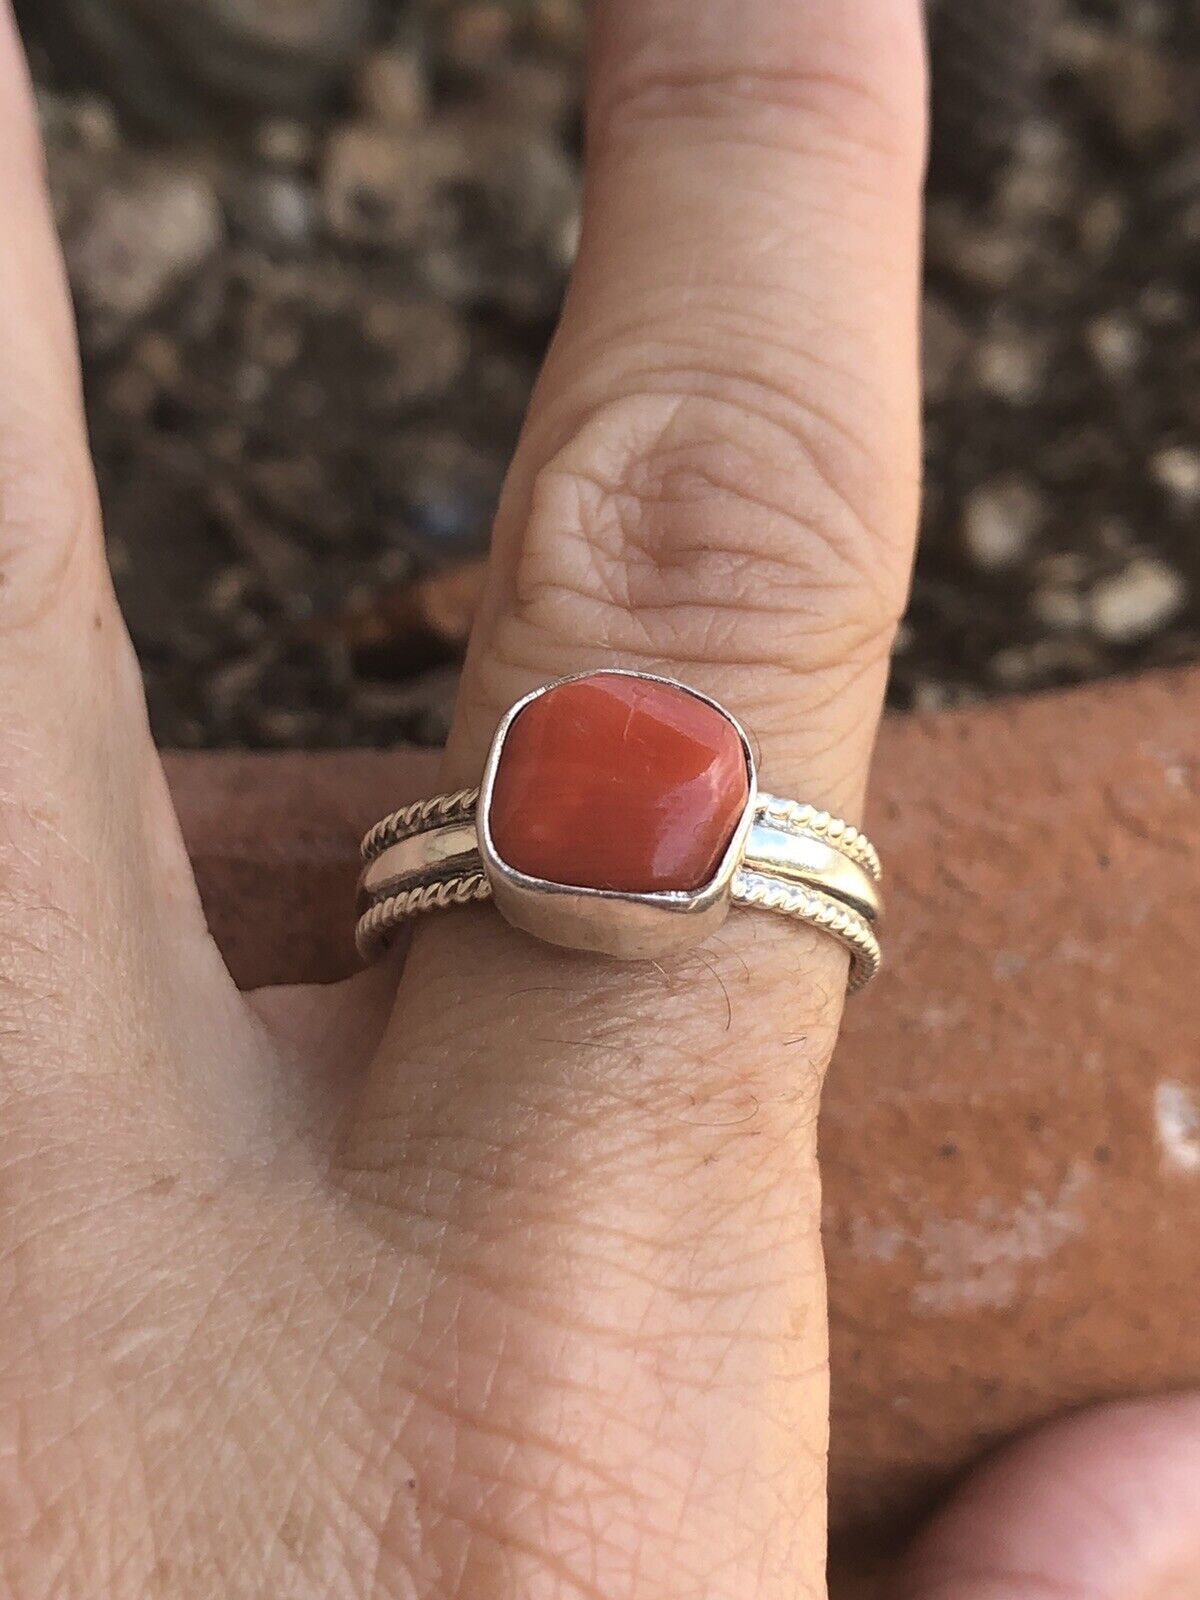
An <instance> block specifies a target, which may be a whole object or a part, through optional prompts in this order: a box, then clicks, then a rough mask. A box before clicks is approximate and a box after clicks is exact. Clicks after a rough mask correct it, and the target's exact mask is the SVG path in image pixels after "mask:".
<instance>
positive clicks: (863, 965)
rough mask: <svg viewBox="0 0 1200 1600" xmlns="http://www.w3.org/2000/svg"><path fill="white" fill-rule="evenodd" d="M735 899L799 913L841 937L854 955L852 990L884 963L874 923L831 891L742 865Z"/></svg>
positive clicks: (739, 902) (799, 916)
mask: <svg viewBox="0 0 1200 1600" xmlns="http://www.w3.org/2000/svg"><path fill="white" fill-rule="evenodd" d="M733 902H734V904H735V905H740V906H750V907H754V908H757V909H758V910H760V911H776V912H779V913H781V914H782V915H783V916H787V917H795V918H796V919H797V921H799V922H805V923H807V924H808V925H809V927H812V928H817V929H819V930H820V931H821V932H822V933H828V934H832V935H833V937H834V938H835V939H840V940H841V942H842V943H843V944H844V945H846V946H847V947H848V949H849V950H850V953H851V955H852V956H853V965H852V967H851V970H850V993H851V994H853V993H854V991H855V990H856V989H862V988H864V987H865V986H866V985H867V984H868V983H870V981H871V979H872V978H873V977H874V976H875V975H876V973H877V972H878V971H879V969H880V967H881V966H882V964H883V952H882V950H881V949H880V945H879V940H878V939H877V938H876V937H875V934H874V933H873V932H872V930H871V926H870V924H869V923H868V922H867V921H866V919H865V918H863V917H860V916H859V915H858V913H857V912H856V911H852V910H851V909H850V907H849V906H846V905H843V904H842V902H841V901H840V900H835V899H834V898H833V897H832V896H831V895H827V894H821V893H820V892H819V891H818V890H816V889H803V888H801V887H800V886H799V885H797V884H792V883H785V882H784V881H783V880H782V879H780V878H767V877H764V876H763V875H762V874H761V873H757V872H747V871H746V870H745V869H742V870H740V871H739V872H737V873H735V874H734V879H733Z"/></svg>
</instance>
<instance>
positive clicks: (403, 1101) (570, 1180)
mask: <svg viewBox="0 0 1200 1600" xmlns="http://www.w3.org/2000/svg"><path fill="white" fill-rule="evenodd" d="M0 33H2V35H3V43H2V44H0V217H2V218H3V224H4V228H3V242H2V245H0V717H2V718H3V728H2V730H0V925H2V927H3V940H2V943H0V1057H2V1063H3V1071H2V1075H0V1196H2V1200H0V1206H2V1209H0V1584H2V1587H3V1590H4V1592H5V1593H11V1594H13V1595H15V1596H19V1597H21V1600H26V1597H29V1600H37V1597H42V1596H46V1597H49V1596H50V1595H54V1596H56V1597H57V1596H70V1597H74V1596H80V1597H84V1596H86V1597H88V1600H93V1597H99V1596H105V1597H109V1600H125V1597H130V1600H133V1597H138V1600H141V1597H143V1596H147V1595H181V1596H187V1597H188V1600H205V1597H208V1596H212V1597H217V1596H221V1597H231V1600H238V1597H247V1596H271V1597H273V1600H286V1597H306V1596H330V1595H339V1596H342V1595H344V1596H354V1597H361V1596H369V1595H375V1596H381V1597H397V1600H398V1597H400V1596H418V1597H430V1600H432V1597H437V1600H450V1597H453V1600H472V1597H479V1600H483V1597H487V1600H502V1597H505V1596H512V1597H513V1600H539V1597H550V1596H554V1597H556V1600H566V1597H572V1600H575V1597H584V1596H592V1597H596V1600H601V1597H603V1600H617V1597H620V1600H639V1597H647V1600H649V1597H653V1600H672V1597H683V1596H688V1597H691V1596H700V1595H703V1596H705V1597H706V1600H748V1597H750V1596H754V1597H755V1600H775V1597H780V1600H782V1597H783V1596H788V1597H791V1596H794V1595H796V1594H797V1593H808V1594H816V1593H817V1592H819V1591H820V1589H821V1587H822V1582H823V1580H822V1571H823V1560H824V1498H825V1469H824V1451H825V1435H826V1428H827V1393H826V1329H825V1316H824V1291H823V1276H822V1265H821V1254H820V1244H819V1237H818V1198H819V1195H818V1188H819V1186H818V1177H817V1167H816V1159H815V1123H816V1112H817V1104H818V1099H819V1093H820V1085H821V1080H822V1075H823V1073H824V1070H825V1067H826V1064H827V1062H828V1059H829V1054H830V1050H831V1048H832V1044H833V1039H834V1034H835V1031H836V1027H837V1023H838V1017H839V1011H840V1005H841V993H842V988H843V984H844V981H845V958H844V956H843V955H842V954H841V953H840V952H839V951H838V949H837V948H836V947H835V946H834V945H833V944H832V942H831V941H828V940H826V939H824V938H822V937H820V936H818V935H816V934H809V933H806V932H804V931H801V930H799V929H798V928H796V927H794V926H792V925H785V924H779V925H776V923H775V922H774V921H773V919H770V918H762V917H754V916H751V915H745V916H740V917H738V918H736V919H734V920H731V922H730V924H729V926H728V929H727V931H726V933H725V934H724V935H723V936H722V937H721V938H720V939H719V940H714V941H713V942H712V944H711V946H710V947H708V948H707V949H705V950H704V951H702V952H700V953H698V954H697V955H695V956H693V957H690V958H684V959H680V960H674V961H670V962H665V963H663V964H662V965H661V966H654V965H650V964H644V965H638V966H624V965H615V964H609V963H604V962H601V961H589V960H585V959H581V958H576V957H570V956H565V955H556V954H554V953H553V952H549V951H547V950H545V949H541V948H538V947H535V946H534V945H533V944H532V943H531V942H529V941H528V940H526V939H524V938H520V937H518V936H516V935H515V934H513V933H512V932H510V931H509V930H508V929H507V928H506V927H505V925H504V924H503V923H502V922H501V920H500V919H499V918H498V917H497V916H496V915H495V914H494V913H489V912H463V913H461V914H457V915H456V916H455V917H453V918H448V919H446V920H445V921H443V922H441V923H438V924H435V925H432V926H430V927H428V928H426V929H424V930H423V931H422V932H421V934H420V936H419V937H418V938H417V940H416V941H415V942H414V945H413V948H412V950H411V953H410V955H409V958H408V961H407V963H406V966H405V968H404V972H403V975H402V976H401V975H400V974H399V973H398V972H397V971H396V970H395V969H393V968H389V967H388V966H386V965H385V966H383V967H380V968H379V969H378V970H376V971H374V972H372V973H369V974H367V975H365V976H364V977H362V978H361V979H359V980H357V981H355V982H353V983H351V984H348V985H346V986H343V987H342V988H340V989H337V990H333V991H323V992H317V991H311V992H297V991H293V992H289V993H286V994H281V993H274V994H266V995H260V996H257V997H255V998H252V999H251V1000H249V1001H247V1000H246V999H243V998H242V997H240V996H239V995H238V994H237V993H236V992H235V990H234V988H233V985H232V984H231V982H230V980H229V978H228V976H227V974H226V973H225V971H224V969H223V967H222V965H221V962H220V960H219V959H218V957H217V954H216V952H215V951H214V949H213V947H212V945H211V942H210V940H209V938H208V935H207V933H206V931H205V928H204V925H203V921H202V918H201V915H200V912H199V909H198V906H197V903H196V897H195V893H194V888H193V884H192V880H191V875H190V871H189V867H188V863H187V861H186V858H185V856H184V852H183V850H182V847H181V845H180V841H179V837H178V832H177V829H176V826H175V822H174V819H173V817H172V814H171V810H170V806H169V803H168V800H167V797H166V792H165V788H164V785H163V780H162V775H161V772H160V769H159V765H158V761H157V757H156V755H155V753H154V750H153V747H152V745H151V741H150V738H149V735H148V733H147V729H146V724H145V718H144V713H143V709H142V698H141V690H140V685H139V680H138V674H137V670H136V666H135V663H134V660H133V658H132V655H131V652H130V650H129V646H128V642H127V640H126V637H125V635H124V632H123V629H122V627H121V623H120V621H119V618H118V616H117V613H116V610H115V607H114V603H113V598H112V593H111V589H110V585H109V581H108V577H107V574H106V571H105V567H104V560H103V550H102V544H101V539H100V533H99V517H98V513H97V509H96V505H95V496H94V490H93V486H92V481H91V476H90V469H89V466H88V463H87V457H86V446H85V441H84V435H83V428H82V424H81V421H80V409H79V402H78V395H77V392H76V372H75V356H74V352H73V348H72V339H73V336H72V331H71V325H70V316H69V311H68V306H67V299H66V296H65V294H64V293H63V289H62V283H61V273H60V269H59V264H58V259H57V255H56V251H55V246H54V242H53V235H52V229H51V226H50V222H49V219H48V216H47V212H46V208H45V202H44V196H43V194H42V189H41V182H40V177H39V175H38V163H37V157H36V149H35V134H34V126H33V119H32V116H31V113H30V109H29V104H28V98H27V94H26V90H25V87H24V84H23V81H22V77H21V70H20V68H19V65H18V62H19V55H18V48H17V45H16V42H15V37H14V36H13V34H12V33H11V32H10V31H9V30H8V29H7V28H5V29H0ZM922 123H923V114H922V52H921V41H920V5H919V3H918V0H837V3H827V4H813V3H812V0H786V3H784V0H704V3H703V4H697V3H696V0H608V3H607V4H604V5H601V6H600V7H599V15H598V18H597V23H596V40H595V51H594V61H593V69H592V83H591V89H590V137H589V144H590V160H589V175H588V194H587V215H586V223H585V229H584V238H583V245H582V251H581V257H580V262H579V268H578V271H577V273H576V276H575V281H574V284H573V286H572V289H571V293H570V297H569V302H568V305H567V308H566V312H565V316H564V319H563V324H562V327H561V329H560V332H559V334H558V337H557V339H556V341H555V344H554V347H553V350H552V352H551V355H550V358H549V360H548V363H547V366H546V371H545V374H544V376H543V379H542V382H541V385H540V387H539V390H538V393H537V397H536V400H535V403H534V405H533V409H532V412H531V415H530V418H529V423H528V427H527V429H526V431H525V435H524V438H523V441H522V443H521V446H520V449H519V452H518V455H517V459H516V462H515V464H514V467H513V471H512V475H511V478H510V481H509V483H508V486H507V489H506V491H505V495H504V500H503V505H502V507H501V511H500V515H499V520H498V525H497V530H496V539H495V555H494V561H493V567H492V581H491V588H490V591H489V596H488V599H487V602H486V604H485V607H484V611H483V615H482V618H481V621H480V624H479V627H478V630H477V633H476V637H475V639H474V641H473V645H472V649H471V654H470V659H469V662H468V666H467V671H466V675H465V680H464V688H463V695H462V702H461V706H460V711H459V716H458V721H457V725H456V728H455V732H454V736H453V740H452V743H451V747H450V750H449V752H448V755H447V767H446V775H445V776H446V785H447V786H448V787H452V786H455V785H457V784H459V783H468V782H471V781H473V780H474V779H476V778H477V776H478V773H479V768H480V763H481V759H482V756H483V752H484V750H485V748H486V745H487V742H488V739H489V737H490V735H491V732H492V729H493V727H494V725H495V722H496V718H497V716H498V714H499V713H500V712H501V711H502V710H503V709H504V708H505V707H506V706H507V705H508V704H509V703H510V702H511V701H512V700H513V699H515V698H516V697H517V696H518V695H520V694H521V693H523V692H524V691H526V690H527V689H529V688H530V687H532V686H533V685H535V684H537V683H539V682H542V681H544V680H546V679H548V678H552V677H555V676H558V675H560V674H564V673H567V672H571V671H576V670H579V669H582V668H586V667H589V666H596V665H602V664H605V663H610V664H615V663H619V664H622V665H633V666H646V667H650V668H653V669H657V670H659V671H665V672H667V673H669V674H673V675H678V676H681V677H684V678H686V679H687V680H689V681H690V682H692V683H694V684H695V685H696V686H697V687H699V688H701V689H704V690H706V691H709V692H711V693H713V694H715V695H717V696H718V697H719V698H720V699H721V700H722V701H723V702H724V703H726V704H727V705H728V706H729V707H730V708H731V709H732V710H733V711H735V713H736V714H737V715H738V716H739V717H741V718H742V719H743V720H744V722H745V723H746V724H747V726H748V727H749V728H751V729H752V730H753V733H754V735H755V737H756V739H757V741H758V743H759V744H760V746H761V752H762V770H763V773H764V777H765V779H766V781H767V782H768V783H769V784H770V785H771V787H772V788H774V789H776V790H777V791H779V792H781V793H794V794H798V795H802V796H803V797H805V798H807V799H811V800H814V801H816V802H818V803H819V804H821V805H823V806H828V807H830V808H831V809H834V810H837V811H839V812H841V813H843V814H850V815H854V814H856V813H857V812H858V810H859V808H860V806H861V802H862V795H863V789H864V784H865V780H866V772H867V763H868V758H869V755H870V750H871V744H872V740H873V737H874V731H875V724H876V719H877V716H878V712H879V707H880V701H881V696H882V692H883V685H884V680H885V677H886V672H887V661H888V649H889V644H890V640H891V637H892V632H893V628H894V625H895V622H896V619H897V617H898V615H899V613H900V611H901V609H902V607H903V604H904V599H905V592H906V587H907V582H908V573H909V567H910V561H911V556H912V544H913V536H914V526H915V510H916V495H917V473H918V449H917V393H916V389H917V385H916V306H917V256H918V231H919V230H918V212H919V189H920V178H921V166H922V156H923V126H922ZM162 537H163V538H164V539H169V538H170V529H169V528H164V529H163V530H162ZM369 820H371V819H367V818H364V822H366V821H369Z"/></svg>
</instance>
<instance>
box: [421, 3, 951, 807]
mask: <svg viewBox="0 0 1200 1600" xmlns="http://www.w3.org/2000/svg"><path fill="white" fill-rule="evenodd" d="M922 154H923V118H922V75H921V56H920V37H919V18H918V8H917V6H916V5H915V4H914V3H912V0H849V3H846V4H841V5H838V6H804V5H801V4H797V3H788V4H783V5H780V4H777V3H773V4H768V3H767V0H758V3H755V4H749V5H746V4H734V3H733V0H722V3H720V4H717V5H708V6H699V7H698V6H695V5H694V4H691V3H689V0H655V3H653V4H633V3H629V0H617V3H614V4H610V5H608V6H606V7H602V8H601V9H600V12H599V16H598V20H597V26H596V38H595V50H594V66H593V72H592V83H591V94H590V111H589V162H588V179H587V194H586V205H585V213H584V217H585V221H584V232H583V241H582V248H581V253H580V259H579V265H578V269H577V272H576V275H575V280H574V282H573V284H572V288H571V292H570V295H569V297H568V302H567V307H566V312H565V315H564V318H563V323H562V327H561V329H560V331H559V333H558V335H557V337H556V339H555V342H554V346H553V350H552V352H551V355H550V359H549V362H548V364H547V367H546V371H545V373H544V375H543V378H542V381H541V383H540V385H539V388H538V392H537V396H536V399H535V402H534V405H533V409H532V412H531V415H530V419H529V424H528V427H527V429H526V432H525V437H524V440H523V442H522V445H521V448H520V450H519V452H518V455H517V459H516V463H515V465H514V468H513V472H512V475H511V478H510V481H509V484H508V486H507V490H506V493H505V496H504V501H503V506H502V509H501V514H500V518H499V521H498V525H497V530H496V541H495V552H494V558H493V564H492V573H491V584H490V588H489V592H488V597H487V603H486V605H485V609H484V612H483V616H482V618H481V620H480V624H479V627H478V630H477V633H476V637H475V639H474V641H473V646H472V652H471V657H470V660H469V663H468V670H467V675H466V680H465V687H464V691H463V703H462V708H461V715H460V719H459V723H458V725H457V728H456V733H455V738H454V740H453V742H452V769H451V777H452V781H457V780H458V779H459V778H462V780H463V781H464V782H465V781H468V780H469V779H470V778H471V777H472V776H474V775H476V774H477V772H478V766H479V761H480V758H481V755H482V753H483V751H484V749H485V748H486V745H487V742H488V740H489V739H490V736H491V732H492V730H493V727H494V725H495V721H496V718H497V715H498V714H499V712H500V711H502V710H503V708H504V707H506V706H507V705H508V704H511V702H512V700H513V699H514V698H516V697H517V696H518V695H519V694H521V693H524V692H525V691H526V690H527V689H529V688H530V687H532V686H533V685H535V684H537V683H539V682H543V681H545V680H546V679H547V678H550V677H553V676H556V675H559V674H562V673H565V672H570V671H578V670H580V669H582V668H586V667H588V666H591V665H605V664H613V663H614V662H616V663H621V664H634V665H646V666H650V667H654V668H658V669H660V670H667V671H669V672H674V673H677V674H678V675H680V676H683V677H685V678H687V679H688V680H689V681H692V682H695V683H696V684H697V685H698V686H699V687H701V688H704V689H705V690H707V691H709V692H712V693H714V694H716V695H718V697H721V698H723V699H724V700H725V701H726V703H727V704H729V705H730V706H731V708H734V709H736V710H737V711H738V712H739V714H741V715H742V716H743V717H744V719H745V720H746V722H747V723H748V725H749V726H751V727H752V728H753V729H754V731H755V733H756V734H757V736H758V737H759V738H760V740H761V741H762V744H763V753H764V758H765V759H766V760H769V763H770V766H769V769H768V771H769V774H770V775H771V781H773V782H775V783H776V784H777V785H782V784H791V783H801V784H803V785H805V786H806V788H807V791H808V792H809V794H810V795H811V796H812V797H813V798H815V799H818V800H819V801H820V803H821V804H823V805H824V804H833V805H835V806H837V807H840V808H844V809H850V810H854V809H855V808H856V807H857V806H858V804H859V803H860V799H861V791H862V785H863V781H864V774H865V769H866V761H867V756H868V752H869V748H870V744H871V740H872V737H873V728H874V720H875V716H876V714H877V711H878V705H879V699H880V695H881V692H882V686H883V681H884V676H885V672H886V661H887V654H888V646H889V643H890V639H891V635H892V631H893V628H894V625H895V621H896V618H897V615H898V613H899V611H900V609H901V607H902V606H903V603H904V597H905V594H906V589H907V583H908V575H909V565H910V561H911V553H912V544H913V538H914V530H915V507H916V486H917V478H918V459H917V455H918V452H917V391H916V381H915V370H916V310H915V308H916V299H917V262H918V209H919V208H918V188H919V183H920V175H921V168H922Z"/></svg>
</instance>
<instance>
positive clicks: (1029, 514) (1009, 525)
mask: <svg viewBox="0 0 1200 1600" xmlns="http://www.w3.org/2000/svg"><path fill="white" fill-rule="evenodd" d="M1044 520H1045V507H1044V506H1043V503H1042V499H1041V496H1040V495H1039V494H1038V493H1037V491H1036V490H1035V489H1034V488H1033V487H1032V486H1031V485H1030V484H1029V483H1027V482H1026V481H1025V480H1024V479H1022V478H1008V479H1005V480H1003V481H997V482H995V483H990V484H985V485H983V487H982V488H979V489H976V490H975V492H974V493H973V494H972V495H971V497H970V498H969V499H968V501H967V503H966V505H965V506H964V508H963V522H962V533H963V543H964V544H965V546H966V548H967V553H968V555H969V556H970V557H971V560H972V561H973V562H974V563H975V565H976V566H977V567H979V568H981V569H982V570H983V571H984V572H999V571H1002V570H1003V569H1004V568H1006V567H1012V566H1015V565H1016V564H1017V562H1019V561H1020V560H1021V558H1022V557H1023V556H1024V555H1025V552H1026V551H1027V550H1028V548H1029V545H1030V542H1031V541H1032V539H1033V537H1034V535H1035V534H1036V533H1037V531H1038V529H1039V528H1040V527H1041V526H1042V523H1043V522H1044Z"/></svg>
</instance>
